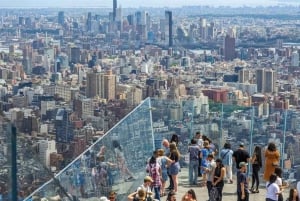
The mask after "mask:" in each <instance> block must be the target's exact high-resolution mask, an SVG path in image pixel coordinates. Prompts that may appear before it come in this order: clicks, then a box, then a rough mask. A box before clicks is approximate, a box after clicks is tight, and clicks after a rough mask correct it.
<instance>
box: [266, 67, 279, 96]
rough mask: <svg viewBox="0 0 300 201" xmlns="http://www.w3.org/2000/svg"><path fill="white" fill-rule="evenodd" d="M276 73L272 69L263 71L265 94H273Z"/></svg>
mask: <svg viewBox="0 0 300 201" xmlns="http://www.w3.org/2000/svg"><path fill="white" fill-rule="evenodd" d="M275 82H276V72H275V71H273V70H272V69H266V70H265V88H264V92H265V93H273V92H275Z"/></svg>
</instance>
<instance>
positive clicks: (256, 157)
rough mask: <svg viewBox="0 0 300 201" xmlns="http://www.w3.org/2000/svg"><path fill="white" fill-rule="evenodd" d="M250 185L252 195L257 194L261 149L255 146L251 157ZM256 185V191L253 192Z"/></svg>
mask: <svg viewBox="0 0 300 201" xmlns="http://www.w3.org/2000/svg"><path fill="white" fill-rule="evenodd" d="M251 163H252V185H251V192H252V193H259V190H258V187H259V176H258V173H259V170H260V168H261V167H262V157H261V148H260V146H255V148H254V151H253V154H252V157H251ZM255 184H256V189H255V190H254V185H255Z"/></svg>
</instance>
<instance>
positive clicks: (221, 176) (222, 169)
mask: <svg viewBox="0 0 300 201" xmlns="http://www.w3.org/2000/svg"><path fill="white" fill-rule="evenodd" d="M225 173H226V170H225V168H224V167H222V168H221V175H220V176H219V177H215V172H214V177H213V178H217V180H216V181H215V182H213V186H215V185H217V184H218V183H219V182H221V181H222V180H223V179H224V176H225Z"/></svg>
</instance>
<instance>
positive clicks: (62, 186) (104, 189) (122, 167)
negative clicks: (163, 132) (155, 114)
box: [25, 99, 154, 200]
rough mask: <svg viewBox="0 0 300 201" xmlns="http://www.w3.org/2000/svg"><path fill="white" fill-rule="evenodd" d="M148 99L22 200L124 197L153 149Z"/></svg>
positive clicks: (140, 177) (136, 183)
mask: <svg viewBox="0 0 300 201" xmlns="http://www.w3.org/2000/svg"><path fill="white" fill-rule="evenodd" d="M151 122H152V120H151V105H150V99H146V100H144V101H143V102H142V103H141V104H140V105H139V106H138V107H137V108H135V109H134V110H133V111H132V112H131V113H129V114H128V115H127V116H126V117H125V118H124V119H122V120H121V121H120V122H119V123H118V124H116V125H115V126H114V127H113V128H112V129H110V130H109V131H108V132H107V133H106V134H105V135H104V136H103V137H101V138H100V139H99V140H98V141H97V142H96V143H95V144H93V145H92V146H91V147H89V148H88V149H87V150H86V151H85V152H84V153H82V154H81V155H80V156H79V157H77V158H76V159H75V160H74V161H73V162H72V163H71V164H69V165H67V166H66V167H65V168H64V169H63V170H62V171H61V172H60V173H58V174H57V175H56V176H55V177H54V178H52V179H51V180H50V181H48V182H46V183H44V184H43V185H42V186H41V187H40V188H38V189H37V190H36V191H35V192H34V193H32V194H31V195H30V196H29V197H28V198H27V199H25V200H41V199H42V198H46V199H50V200H51V199H55V198H58V197H60V198H61V199H66V200H77V198H80V200H82V199H85V198H95V199H97V198H100V197H101V196H108V193H109V192H110V191H112V190H113V191H115V192H117V194H118V197H119V200H124V199H125V198H127V195H128V192H131V191H134V190H135V189H136V188H137V187H138V186H139V185H141V183H142V181H143V177H144V176H145V174H146V172H145V164H146V161H147V158H149V157H150V156H151V155H152V152H153V150H154V143H153V142H154V140H153V130H152V123H151Z"/></svg>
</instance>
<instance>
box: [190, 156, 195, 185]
mask: <svg viewBox="0 0 300 201" xmlns="http://www.w3.org/2000/svg"><path fill="white" fill-rule="evenodd" d="M193 174H194V163H193V161H190V164H189V183H190V184H193V181H194V175H193Z"/></svg>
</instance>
